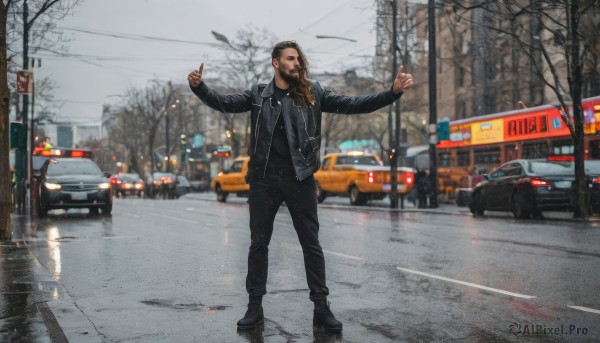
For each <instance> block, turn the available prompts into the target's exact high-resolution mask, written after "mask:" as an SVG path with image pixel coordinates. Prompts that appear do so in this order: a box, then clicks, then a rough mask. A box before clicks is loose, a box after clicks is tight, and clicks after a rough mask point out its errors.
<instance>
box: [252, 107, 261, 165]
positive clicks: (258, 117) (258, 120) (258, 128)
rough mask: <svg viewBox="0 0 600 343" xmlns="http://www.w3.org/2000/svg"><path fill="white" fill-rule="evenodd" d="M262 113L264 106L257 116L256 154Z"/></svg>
mask: <svg viewBox="0 0 600 343" xmlns="http://www.w3.org/2000/svg"><path fill="white" fill-rule="evenodd" d="M261 115H262V107H261V108H260V111H259V112H258V115H257V116H256V135H254V154H256V148H257V147H258V133H259V132H260V117H261Z"/></svg>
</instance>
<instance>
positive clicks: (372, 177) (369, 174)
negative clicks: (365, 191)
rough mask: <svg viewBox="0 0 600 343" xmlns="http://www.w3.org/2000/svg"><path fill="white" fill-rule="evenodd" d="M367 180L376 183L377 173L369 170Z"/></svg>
mask: <svg viewBox="0 0 600 343" xmlns="http://www.w3.org/2000/svg"><path fill="white" fill-rule="evenodd" d="M367 182H368V183H375V173H373V172H369V173H368V174H367Z"/></svg>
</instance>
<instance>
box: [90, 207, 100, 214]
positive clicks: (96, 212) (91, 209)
mask: <svg viewBox="0 0 600 343" xmlns="http://www.w3.org/2000/svg"><path fill="white" fill-rule="evenodd" d="M98 213H100V211H99V210H98V207H90V214H98Z"/></svg>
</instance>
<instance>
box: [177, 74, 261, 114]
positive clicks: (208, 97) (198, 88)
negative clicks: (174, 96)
mask: <svg viewBox="0 0 600 343" xmlns="http://www.w3.org/2000/svg"><path fill="white" fill-rule="evenodd" d="M203 72H204V63H202V64H200V67H199V68H198V70H194V71H192V72H191V73H190V74H189V75H188V78H187V79H188V83H189V84H190V88H191V89H192V92H194V94H196V96H197V97H198V98H200V100H202V102H203V103H204V104H205V105H207V106H208V107H210V108H212V109H213V110H216V111H219V112H223V113H239V112H247V111H250V110H251V109H252V97H251V94H250V92H249V91H246V92H244V93H240V94H230V95H223V94H221V93H219V92H217V91H215V90H214V89H212V88H210V87H208V86H207V85H206V84H205V83H204V80H203V79H202V74H203Z"/></svg>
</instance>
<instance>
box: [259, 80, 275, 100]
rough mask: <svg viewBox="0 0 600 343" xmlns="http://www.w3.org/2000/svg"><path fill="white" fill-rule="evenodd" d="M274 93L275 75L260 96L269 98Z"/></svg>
mask: <svg viewBox="0 0 600 343" xmlns="http://www.w3.org/2000/svg"><path fill="white" fill-rule="evenodd" d="M273 93H275V77H273V78H272V79H271V82H269V83H268V84H267V86H266V87H265V89H263V91H262V93H261V94H260V96H261V98H269V97H271V96H272V95H273Z"/></svg>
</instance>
